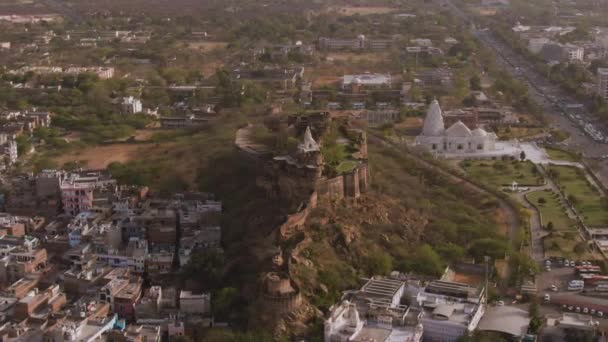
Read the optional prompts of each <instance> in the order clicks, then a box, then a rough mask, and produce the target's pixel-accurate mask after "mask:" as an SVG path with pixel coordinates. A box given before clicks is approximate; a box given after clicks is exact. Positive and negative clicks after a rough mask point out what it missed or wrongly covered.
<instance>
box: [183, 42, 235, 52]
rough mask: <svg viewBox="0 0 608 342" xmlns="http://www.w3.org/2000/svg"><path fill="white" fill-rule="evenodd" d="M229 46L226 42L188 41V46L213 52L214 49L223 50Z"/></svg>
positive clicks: (201, 50)
mask: <svg viewBox="0 0 608 342" xmlns="http://www.w3.org/2000/svg"><path fill="white" fill-rule="evenodd" d="M227 46H228V43H226V42H191V43H188V48H189V49H192V50H196V51H200V52H203V53H204V52H211V51H214V50H223V49H225V48H226V47H227Z"/></svg>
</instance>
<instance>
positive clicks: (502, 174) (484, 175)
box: [462, 160, 542, 188]
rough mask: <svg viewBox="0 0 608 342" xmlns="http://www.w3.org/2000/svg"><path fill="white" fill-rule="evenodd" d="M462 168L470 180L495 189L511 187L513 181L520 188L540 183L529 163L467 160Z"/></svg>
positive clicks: (532, 166)
mask: <svg viewBox="0 0 608 342" xmlns="http://www.w3.org/2000/svg"><path fill="white" fill-rule="evenodd" d="M462 168H463V169H464V170H465V171H466V172H467V174H468V175H469V176H470V177H471V178H473V179H476V180H479V181H481V182H482V183H485V184H488V185H490V186H493V187H496V188H500V187H502V186H508V185H511V183H513V181H515V182H517V183H518V184H519V185H521V186H526V185H539V184H541V183H542V179H541V177H539V176H538V175H537V174H536V172H535V171H536V169H535V168H534V165H533V164H532V162H529V161H526V162H519V161H502V160H467V161H464V162H463V163H462ZM533 170H534V171H533Z"/></svg>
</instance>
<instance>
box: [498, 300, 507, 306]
mask: <svg viewBox="0 0 608 342" xmlns="http://www.w3.org/2000/svg"><path fill="white" fill-rule="evenodd" d="M496 305H498V306H504V305H505V302H503V301H502V300H499V301H498V302H496Z"/></svg>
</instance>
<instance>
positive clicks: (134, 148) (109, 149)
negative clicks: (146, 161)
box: [54, 144, 152, 169]
mask: <svg viewBox="0 0 608 342" xmlns="http://www.w3.org/2000/svg"><path fill="white" fill-rule="evenodd" d="M151 146H152V144H113V145H106V146H95V147H90V148H86V149H84V150H80V151H75V152H70V153H67V154H64V155H62V156H59V157H56V158H54V161H55V162H56V163H57V164H58V165H64V164H65V163H68V162H83V163H86V166H87V167H89V168H92V169H102V168H105V167H107V166H108V165H109V164H111V163H113V162H121V163H124V162H127V161H129V160H131V159H133V158H135V157H136V156H138V155H139V156H141V155H145V154H146V152H147V151H149V149H150V147H151Z"/></svg>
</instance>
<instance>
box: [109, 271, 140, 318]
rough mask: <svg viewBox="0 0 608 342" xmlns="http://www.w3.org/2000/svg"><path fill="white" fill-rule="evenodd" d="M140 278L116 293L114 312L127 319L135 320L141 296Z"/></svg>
mask: <svg viewBox="0 0 608 342" xmlns="http://www.w3.org/2000/svg"><path fill="white" fill-rule="evenodd" d="M141 286H142V282H141V281H140V280H138V281H135V282H130V283H129V284H127V286H125V287H123V288H122V289H121V290H120V291H118V293H116V295H114V313H116V314H118V316H119V317H120V318H124V319H126V320H127V321H134V320H135V304H136V303H137V302H138V301H139V299H140V297H141Z"/></svg>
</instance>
